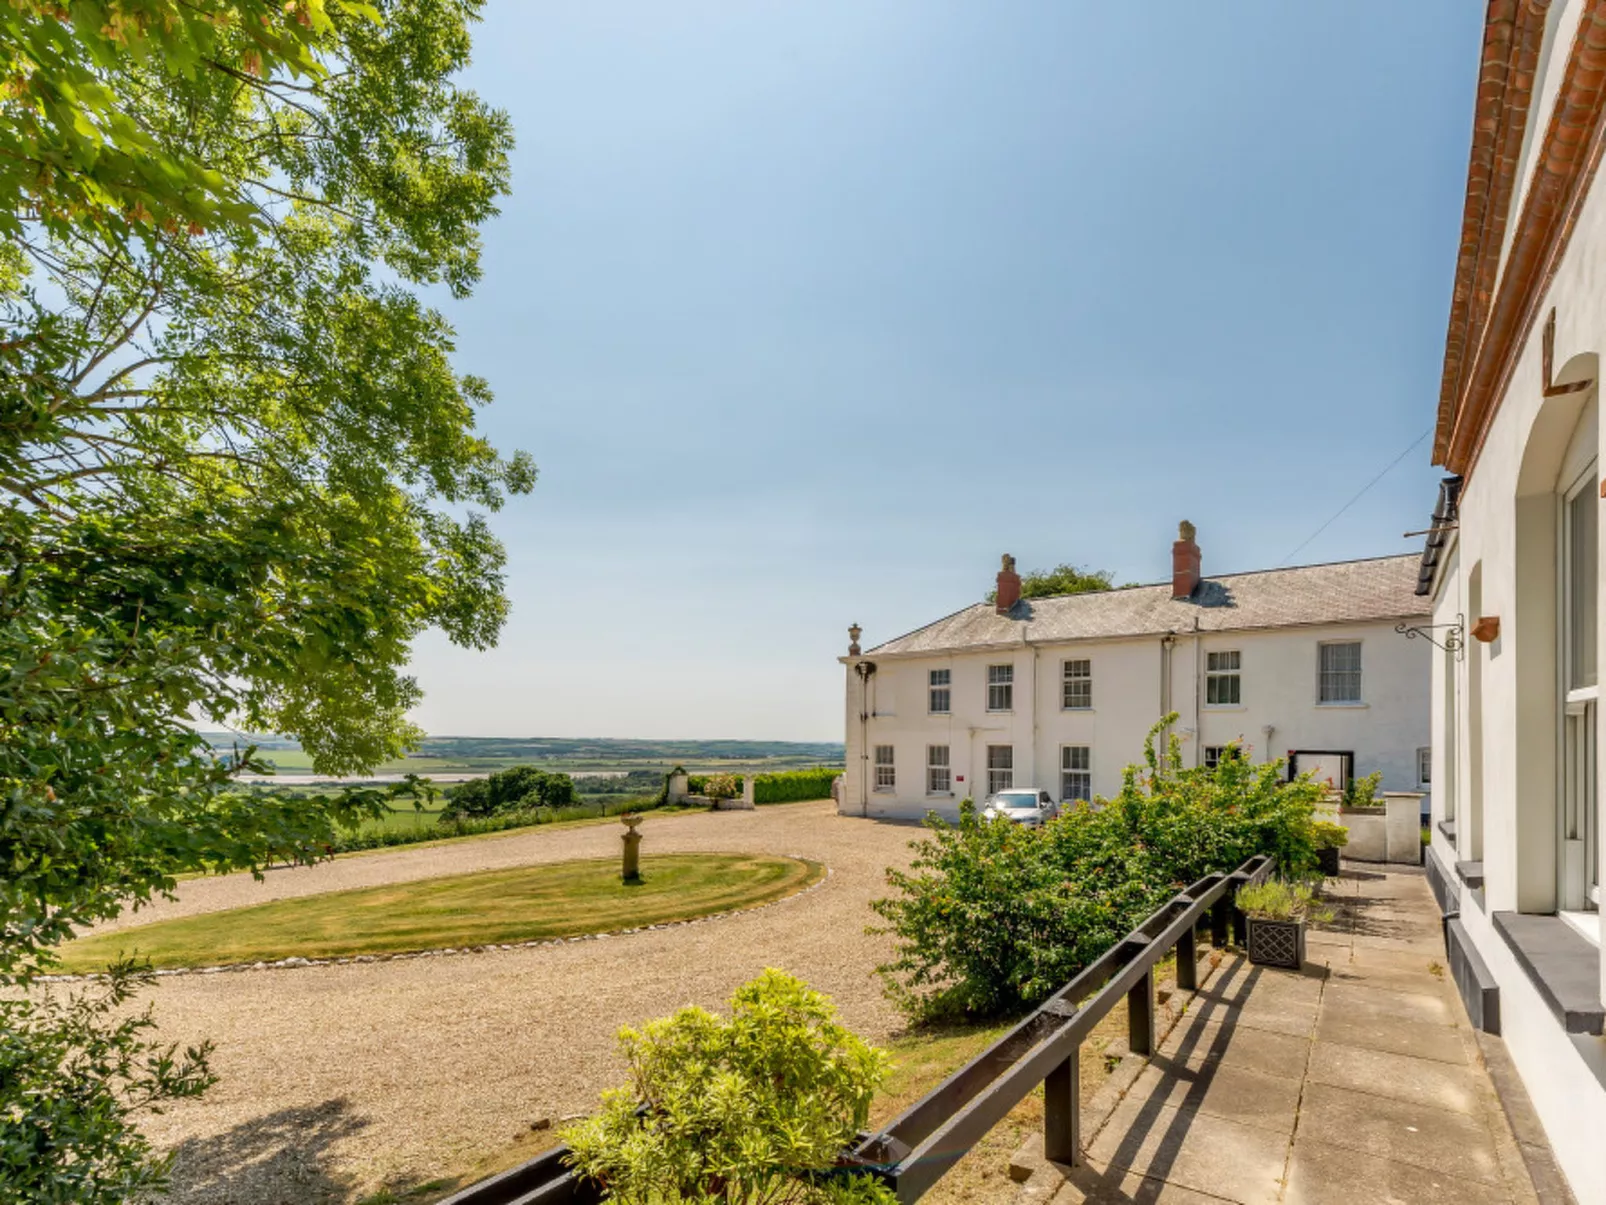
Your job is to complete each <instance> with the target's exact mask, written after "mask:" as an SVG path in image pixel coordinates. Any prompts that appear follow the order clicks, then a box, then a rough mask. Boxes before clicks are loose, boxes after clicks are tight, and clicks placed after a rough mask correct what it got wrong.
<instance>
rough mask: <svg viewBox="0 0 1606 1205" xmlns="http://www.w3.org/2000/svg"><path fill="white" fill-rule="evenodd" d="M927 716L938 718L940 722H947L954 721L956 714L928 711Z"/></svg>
mask: <svg viewBox="0 0 1606 1205" xmlns="http://www.w3.org/2000/svg"><path fill="white" fill-rule="evenodd" d="M926 714H927V715H929V716H936V717H937V718H938V719H940V720H947V719H952V718H953V714H954V713H953V712H951V711H928V712H926Z"/></svg>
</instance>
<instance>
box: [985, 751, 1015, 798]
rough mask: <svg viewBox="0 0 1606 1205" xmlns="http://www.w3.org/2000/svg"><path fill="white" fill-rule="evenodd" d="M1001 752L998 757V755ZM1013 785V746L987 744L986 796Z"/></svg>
mask: <svg viewBox="0 0 1606 1205" xmlns="http://www.w3.org/2000/svg"><path fill="white" fill-rule="evenodd" d="M1000 754H1002V756H1001V757H1000V756H999V755H1000ZM1014 785H1015V746H1014V745H988V746H987V798H988V799H991V798H992V797H993V796H994V795H996V794H998V792H1000V791H1008V790H1010V789H1011V788H1013V787H1014Z"/></svg>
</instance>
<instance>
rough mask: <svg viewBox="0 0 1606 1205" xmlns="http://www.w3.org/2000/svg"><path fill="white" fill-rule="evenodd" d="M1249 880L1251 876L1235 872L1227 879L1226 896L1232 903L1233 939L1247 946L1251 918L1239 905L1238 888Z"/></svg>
mask: <svg viewBox="0 0 1606 1205" xmlns="http://www.w3.org/2000/svg"><path fill="white" fill-rule="evenodd" d="M1248 882H1249V876H1248V875H1246V874H1244V873H1243V872H1242V871H1236V872H1234V874H1233V875H1232V877H1231V878H1229V879H1228V880H1227V884H1228V886H1227V895H1226V898H1227V900H1228V901H1230V903H1231V905H1232V932H1233V940H1235V941H1236V942H1237V943H1238V944H1239V945H1240V946H1247V945H1248V944H1249V918H1248V917H1246V916H1245V915H1244V914H1243V910H1242V909H1241V908H1239V907H1238V889H1239V888H1240V887H1243V886H1244V885H1245V884H1247V883H1248Z"/></svg>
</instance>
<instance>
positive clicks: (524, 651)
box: [414, 0, 1481, 739]
mask: <svg viewBox="0 0 1606 1205" xmlns="http://www.w3.org/2000/svg"><path fill="white" fill-rule="evenodd" d="M1480 35H1481V6H1480V5H1477V4H1472V3H1468V2H1466V0H1411V3H1409V4H1402V3H1399V2H1398V0H1386V2H1383V0H1372V2H1367V3H1359V2H1356V0H1324V2H1322V3H1317V2H1316V0H1303V2H1301V3H1298V4H1290V3H1287V2H1286V0H1264V2H1260V3H1251V2H1249V0H1227V2H1224V3H1221V4H1211V5H1196V4H1183V3H1180V2H1176V3H1165V4H1144V5H1139V4H1127V3H1118V4H1112V3H1109V2H1107V0H1105V2H1101V3H1097V4H1094V3H1089V2H1082V0H1044V2H1042V3H1027V2H1024V0H1010V2H1007V3H1003V4H985V5H983V4H975V3H954V4H946V3H938V2H936V0H910V2H908V3H878V2H868V3H867V2H865V0H851V2H849V0H840V2H839V0H816V2H813V3H809V4H801V3H792V4H784V5H783V4H773V3H746V2H744V3H733V2H731V0H718V2H713V0H706V2H705V0H685V2H677V3H675V4H662V3H647V2H641V3H599V2H596V0H586V2H583V3H582V2H575V3H555V2H545V0H543V2H540V3H533V2H526V0H491V3H490V4H489V5H488V7H487V12H486V20H485V22H484V24H483V25H481V26H480V27H479V30H478V33H477V36H476V50H475V63H474V66H473V68H472V69H471V71H470V72H469V73H468V80H469V82H470V83H471V84H472V86H474V87H475V88H476V89H478V90H479V91H480V92H481V93H482V94H483V95H484V96H486V97H487V98H488V99H489V100H490V101H492V102H493V103H494V104H496V105H498V106H500V107H503V108H505V109H507V110H508V111H509V112H510V113H511V114H512V117H513V121H514V125H515V128H516V130H517V133H518V150H517V152H516V153H515V156H514V192H513V195H512V197H511V198H509V199H508V200H507V201H506V203H505V204H504V206H503V211H502V215H501V217H500V218H498V219H497V220H496V221H495V222H493V223H492V224H491V225H490V226H489V227H488V228H487V230H486V234H485V242H486V258H485V277H484V280H483V282H482V283H481V285H480V287H479V289H478V290H477V292H476V293H475V295H474V296H473V297H472V298H470V299H468V300H467V301H464V302H460V303H449V302H447V301H443V302H442V308H443V309H444V310H445V311H446V312H447V314H448V315H449V317H450V318H451V320H452V321H453V323H454V324H455V325H456V327H457V330H458V334H459V338H458V352H459V355H458V360H459V364H460V366H461V367H462V368H463V369H465V370H468V371H473V372H476V373H479V374H481V375H483V376H485V377H487V378H488V379H489V380H490V381H491V383H492V386H493V387H494V389H495V391H496V396H497V400H496V402H495V404H494V405H493V406H492V407H491V408H490V409H488V410H487V411H486V412H485V413H484V418H483V425H484V427H485V429H486V430H487V431H488V432H489V433H490V434H491V436H492V437H493V438H494V439H496V440H497V441H498V442H499V443H501V444H503V445H506V446H508V447H522V448H526V449H528V450H529V451H530V452H531V453H532V454H533V455H534V456H535V458H536V460H537V462H538V463H539V464H540V466H541V470H542V477H541V481H540V484H539V485H538V486H537V488H536V490H535V492H534V494H532V495H531V496H529V497H527V498H523V499H518V500H515V501H514V502H513V503H512V504H511V505H509V506H508V507H507V508H506V509H505V510H504V511H502V512H501V513H500V514H499V515H498V516H496V518H495V525H496V529H497V530H498V532H499V533H500V534H501V536H502V537H503V539H504V540H505V541H506V543H507V545H508V551H509V559H510V565H509V573H508V589H509V594H510V596H511V598H512V603H513V614H512V618H511V620H510V622H509V624H508V626H507V628H506V630H505V633H504V635H503V639H502V643H501V646H500V647H499V648H498V649H496V650H495V651H494V652H491V653H485V654H475V653H468V652H464V651H461V650H457V649H453V648H452V647H451V646H450V645H448V644H447V643H446V642H445V641H444V640H443V639H440V638H439V637H438V636H435V635H430V636H426V637H425V638H423V639H421V640H420V641H419V642H418V645H417V647H416V649H415V660H414V670H415V672H416V673H417V675H418V678H419V681H420V683H421V684H422V686H423V687H424V689H425V691H426V692H427V699H426V701H425V703H424V704H423V705H422V706H421V707H420V708H419V709H418V711H417V712H416V713H415V715H416V718H417V719H418V720H419V722H421V723H422V724H423V725H424V726H425V727H426V728H427V729H428V730H429V731H431V732H434V733H437V734H481V735H508V736H515V735H554V736H579V735H592V736H610V735H611V736H661V737H750V738H775V739H840V738H841V731H842V676H841V668H840V667H839V666H838V665H837V664H836V661H835V658H836V657H837V656H839V655H840V654H841V653H843V652H844V651H845V648H846V643H847V638H846V635H845V629H846V627H847V625H848V624H849V623H850V622H853V621H855V620H856V621H858V622H859V623H861V624H862V625H863V626H864V629H865V639H866V643H867V644H870V643H874V642H877V641H880V640H884V639H887V638H889V637H892V636H894V635H897V634H899V633H901V632H903V631H906V630H908V629H910V628H913V627H917V626H919V625H921V624H922V623H925V622H927V621H929V620H932V619H935V618H937V617H939V616H941V615H944V614H947V613H948V612H951V611H953V610H956V609H958V608H959V607H962V606H964V605H966V604H968V603H970V602H974V601H976V600H977V599H979V598H980V597H981V596H982V594H983V593H984V592H985V591H986V590H988V589H989V588H990V587H991V585H992V578H993V574H994V573H995V571H996V569H997V564H998V556H999V554H1000V553H1002V552H1006V551H1007V552H1011V553H1013V554H1015V556H1016V557H1017V559H1018V560H1019V562H1020V565H1021V567H1022V568H1023V569H1028V568H1033V567H1043V566H1049V565H1053V564H1056V563H1059V562H1061V561H1067V560H1069V561H1076V562H1079V563H1083V564H1087V565H1091V566H1095V567H1103V568H1108V569H1111V570H1113V571H1114V573H1115V574H1116V576H1117V578H1118V579H1119V580H1123V581H1127V580H1135V581H1154V580H1159V579H1161V578H1163V577H1166V576H1167V575H1168V574H1169V572H1170V563H1169V550H1170V541H1171V539H1172V538H1173V536H1174V534H1175V528H1176V522H1177V520H1178V519H1180V518H1188V519H1191V520H1192V521H1193V522H1194V523H1195V524H1197V526H1198V528H1199V542H1200V545H1201V547H1202V548H1203V552H1204V567H1205V572H1206V573H1207V574H1209V573H1211V572H1218V573H1223V572H1228V571H1235V570H1245V569H1256V568H1264V567H1268V566H1273V565H1277V564H1280V563H1282V562H1283V561H1284V559H1285V558H1286V557H1287V556H1288V554H1289V553H1290V552H1291V551H1292V550H1294V549H1295V548H1296V547H1297V546H1298V545H1299V544H1300V543H1301V542H1302V541H1304V540H1305V539H1306V538H1307V537H1308V536H1309V535H1310V534H1311V533H1312V532H1313V531H1315V530H1316V529H1317V528H1318V527H1319V526H1320V525H1321V524H1322V523H1323V522H1324V521H1325V520H1327V519H1328V518H1330V517H1331V516H1332V514H1333V512H1334V511H1335V510H1337V509H1338V508H1339V507H1340V506H1341V505H1342V504H1343V503H1344V502H1345V501H1346V500H1347V499H1348V498H1349V497H1350V496H1351V495H1353V494H1354V493H1355V491H1356V490H1358V489H1360V487H1361V486H1362V485H1364V484H1365V483H1366V482H1367V481H1368V480H1369V479H1370V478H1371V477H1372V476H1373V475H1374V474H1376V473H1377V472H1378V471H1379V470H1380V469H1382V468H1383V467H1384V465H1386V464H1388V462H1389V461H1391V460H1392V459H1394V457H1395V456H1396V455H1398V454H1399V453H1400V452H1401V451H1402V450H1404V449H1405V448H1406V446H1407V445H1409V444H1410V443H1411V441H1412V440H1413V439H1415V438H1416V437H1417V436H1418V435H1420V434H1421V433H1422V432H1423V431H1425V430H1426V429H1427V428H1428V427H1429V425H1430V424H1431V422H1432V418H1433V412H1434V407H1435V404H1436V400H1437V396H1438V381H1439V370H1440V365H1441V358H1442V353H1443V339H1444V327H1445V319H1446V314H1447V307H1448V300H1449V292H1450V286H1451V274H1452V270H1453V266H1454V255H1455V249H1456V240H1457V235H1458V230H1459V224H1460V210H1461V200H1462V190H1463V185H1464V179H1465V170H1466V156H1467V146H1468V141H1469V138H1470V132H1471V114H1472V96H1473V87H1474V84H1475V78H1476V71H1477V56H1478V43H1479V38H1480ZM1428 461H1429V448H1428V442H1427V441H1424V442H1423V443H1422V444H1421V445H1419V446H1418V448H1417V449H1416V451H1415V452H1414V453H1413V454H1412V455H1411V456H1410V457H1409V458H1408V459H1407V460H1406V461H1405V462H1404V463H1402V464H1401V465H1400V466H1399V467H1398V468H1396V469H1395V470H1394V471H1392V472H1391V473H1390V474H1389V475H1388V476H1387V477H1386V478H1385V479H1384V480H1383V481H1382V482H1381V483H1379V484H1378V486H1377V487H1376V488H1374V489H1373V490H1372V491H1371V492H1370V493H1368V494H1367V496H1366V497H1365V498H1364V499H1362V500H1361V501H1360V502H1359V503H1357V504H1356V505H1355V506H1354V507H1353V508H1352V509H1351V510H1349V511H1348V512H1347V513H1346V514H1345V515H1344V516H1343V517H1342V518H1341V519H1339V520H1338V521H1337V522H1335V523H1334V524H1333V525H1332V526H1331V527H1329V528H1328V529H1327V530H1326V531H1325V532H1324V533H1323V534H1322V535H1321V536H1320V538H1318V539H1317V540H1315V541H1313V542H1312V543H1310V544H1309V545H1308V546H1307V547H1305V548H1304V549H1303V550H1302V551H1301V552H1300V554H1299V556H1298V557H1297V558H1296V562H1297V563H1307V562H1313V561H1327V560H1340V559H1346V558H1350V557H1360V556H1376V555H1384V554H1389V553H1394V552H1401V551H1409V550H1411V549H1413V548H1414V547H1416V546H1417V543H1418V542H1416V541H1404V540H1402V539H1401V538H1400V534H1401V533H1402V532H1403V531H1406V530H1410V529H1416V528H1420V527H1422V526H1424V524H1425V521H1426V518H1427V514H1428V511H1429V509H1430V508H1431V505H1432V502H1433V495H1434V489H1435V484H1436V482H1437V479H1438V476H1439V474H1438V473H1437V472H1436V471H1435V470H1433V469H1432V468H1431V467H1430V466H1429V463H1428Z"/></svg>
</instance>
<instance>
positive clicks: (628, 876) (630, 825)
mask: <svg viewBox="0 0 1606 1205" xmlns="http://www.w3.org/2000/svg"><path fill="white" fill-rule="evenodd" d="M620 819H621V820H622V821H623V822H624V826H625V831H624V834H623V836H621V837H620V838H619V839H620V840H621V841H623V842H624V846H625V848H624V856H623V858H622V860H621V862H620V868H619V877H620V878H621V879H623V880H624V881H625V882H627V883H639V882H640V881H641V834H640V833H638V832H637V831H636V825H638V824H640V823H641V817H640V816H622V817H620Z"/></svg>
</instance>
